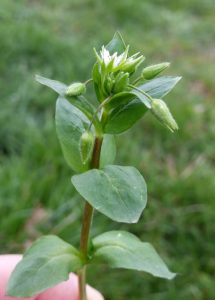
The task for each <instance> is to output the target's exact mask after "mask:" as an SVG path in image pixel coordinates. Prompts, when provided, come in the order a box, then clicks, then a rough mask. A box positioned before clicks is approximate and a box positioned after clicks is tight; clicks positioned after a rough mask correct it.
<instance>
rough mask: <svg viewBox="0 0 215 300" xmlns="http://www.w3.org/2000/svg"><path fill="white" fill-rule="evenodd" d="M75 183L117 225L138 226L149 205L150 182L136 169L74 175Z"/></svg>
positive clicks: (114, 168) (116, 168)
mask: <svg viewBox="0 0 215 300" xmlns="http://www.w3.org/2000/svg"><path fill="white" fill-rule="evenodd" d="M72 183H73V185H74V187H75V188H76V190H77V191H78V192H79V194H80V195H81V196H82V197H83V198H85V199H86V200H87V201H88V202H89V203H90V204H91V205H92V206H93V207H94V208H95V209H97V210H98V211H100V212H101V213H103V214H104V215H106V216H107V217H109V218H110V219H112V220H114V221H117V222H124V223H136V222H137V221H138V219H139V217H140V215H141V213H142V211H143V209H144V208H145V206H146V202H147V188H146V183H145V180H144V178H143V177H142V175H141V174H140V172H139V171H138V170H137V169H135V168H134V167H121V166H115V165H109V166H106V167H104V168H103V169H102V170H97V169H93V170H89V171H87V172H85V173H82V174H79V175H75V176H73V177H72Z"/></svg>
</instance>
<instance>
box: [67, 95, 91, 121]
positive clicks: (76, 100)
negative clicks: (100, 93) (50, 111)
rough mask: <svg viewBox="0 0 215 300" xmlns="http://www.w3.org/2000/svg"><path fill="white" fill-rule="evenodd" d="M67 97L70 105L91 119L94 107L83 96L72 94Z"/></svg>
mask: <svg viewBox="0 0 215 300" xmlns="http://www.w3.org/2000/svg"><path fill="white" fill-rule="evenodd" d="M67 99H68V101H69V102H70V103H71V104H72V105H74V106H75V107H77V108H78V109H79V110H80V111H82V112H83V113H84V114H85V115H86V116H87V118H88V119H90V120H91V119H92V116H93V114H94V112H95V108H94V106H93V105H92V104H91V103H90V102H89V101H88V100H87V99H86V98H85V97H84V96H76V97H74V96H73V97H68V98H67Z"/></svg>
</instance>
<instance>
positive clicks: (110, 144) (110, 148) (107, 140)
mask: <svg viewBox="0 0 215 300" xmlns="http://www.w3.org/2000/svg"><path fill="white" fill-rule="evenodd" d="M115 156H116V141H115V137H114V136H113V135H110V134H105V135H104V139H103V143H102V149H101V156H100V168H103V167H105V166H106V165H111V164H113V162H114V159H115Z"/></svg>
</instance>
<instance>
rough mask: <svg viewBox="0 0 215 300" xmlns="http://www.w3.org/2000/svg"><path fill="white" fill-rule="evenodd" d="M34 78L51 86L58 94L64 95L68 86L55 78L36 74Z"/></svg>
mask: <svg viewBox="0 0 215 300" xmlns="http://www.w3.org/2000/svg"><path fill="white" fill-rule="evenodd" d="M35 79H36V81H37V82H39V83H41V84H43V85H45V86H48V87H49V88H51V89H52V90H54V91H55V92H57V93H58V94H59V95H61V96H63V95H65V92H66V90H67V88H68V86H67V85H66V84H64V83H62V82H60V81H57V80H53V79H49V78H45V77H42V76H40V75H36V76H35Z"/></svg>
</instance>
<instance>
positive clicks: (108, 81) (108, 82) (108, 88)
mask: <svg viewBox="0 0 215 300" xmlns="http://www.w3.org/2000/svg"><path fill="white" fill-rule="evenodd" d="M114 83H115V78H114V75H113V73H110V74H109V75H107V76H106V78H105V80H104V92H105V95H106V96H108V95H110V94H111V92H112V89H113V86H114Z"/></svg>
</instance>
